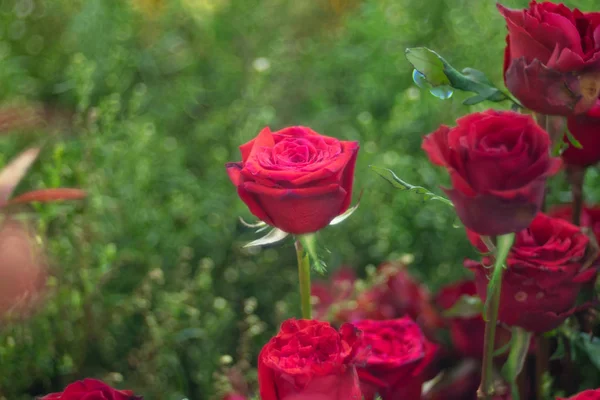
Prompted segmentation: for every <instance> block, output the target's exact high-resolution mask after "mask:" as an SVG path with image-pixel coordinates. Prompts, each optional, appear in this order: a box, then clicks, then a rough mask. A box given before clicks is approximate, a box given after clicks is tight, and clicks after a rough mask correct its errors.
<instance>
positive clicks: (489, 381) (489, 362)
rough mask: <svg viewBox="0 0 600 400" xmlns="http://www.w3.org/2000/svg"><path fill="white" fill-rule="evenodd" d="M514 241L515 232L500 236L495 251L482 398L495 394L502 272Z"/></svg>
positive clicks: (487, 308)
mask: <svg viewBox="0 0 600 400" xmlns="http://www.w3.org/2000/svg"><path fill="white" fill-rule="evenodd" d="M514 241H515V234H514V233H508V234H506V235H500V236H498V239H497V247H496V252H495V256H496V261H495V263H494V270H493V273H492V279H491V280H490V282H489V283H488V290H487V299H486V302H485V308H484V310H483V312H484V319H485V321H486V323H485V336H484V341H483V363H482V364H483V365H482V370H481V384H480V386H479V389H478V390H477V398H478V399H482V400H483V399H484V400H491V399H492V396H493V394H494V393H493V392H494V390H493V368H494V345H495V342H496V326H497V324H498V309H499V306H500V291H501V289H502V274H503V273H504V263H505V262H506V258H507V257H508V253H509V251H510V248H511V247H512V244H513V242H514Z"/></svg>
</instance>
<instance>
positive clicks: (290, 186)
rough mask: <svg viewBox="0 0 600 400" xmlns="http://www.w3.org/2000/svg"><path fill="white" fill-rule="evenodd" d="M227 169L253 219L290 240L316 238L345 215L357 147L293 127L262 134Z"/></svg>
mask: <svg viewBox="0 0 600 400" xmlns="http://www.w3.org/2000/svg"><path fill="white" fill-rule="evenodd" d="M240 151H241V153H242V162H236V163H228V164H227V165H226V166H227V172H228V174H229V177H230V179H231V181H232V182H233V184H234V185H235V186H236V187H237V191H238V195H239V196H240V198H241V199H242V200H243V201H244V203H246V205H247V206H248V208H249V209H250V212H251V213H252V214H254V215H255V216H256V217H258V218H259V219H261V220H262V221H264V222H266V223H267V224H269V225H272V226H274V227H276V228H279V229H281V230H282V231H285V232H288V233H292V234H304V233H311V232H316V231H318V230H320V229H322V228H324V227H326V226H327V225H328V224H329V223H330V222H331V221H332V220H333V219H334V218H335V217H337V216H338V215H340V214H342V213H343V212H344V211H346V210H347V209H348V206H349V205H350V201H351V199H352V183H353V180H354V165H355V163H356V155H357V153H358V143H357V142H344V141H340V140H338V139H335V138H332V137H328V136H323V135H320V134H318V133H316V132H315V131H313V130H311V129H309V128H306V127H303V126H294V127H290V128H285V129H282V130H280V131H277V132H273V133H271V130H270V129H269V128H265V129H263V130H262V131H261V132H260V133H259V134H258V136H257V137H256V138H255V139H253V140H251V141H250V142H248V143H246V144H244V145H242V146H240Z"/></svg>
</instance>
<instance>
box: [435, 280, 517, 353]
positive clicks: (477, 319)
mask: <svg viewBox="0 0 600 400" xmlns="http://www.w3.org/2000/svg"><path fill="white" fill-rule="evenodd" d="M475 295H477V288H476V286H475V282H473V281H461V282H457V283H454V284H451V285H447V286H444V287H443V288H442V289H441V290H440V292H439V293H438V295H437V297H436V303H437V304H439V305H440V307H441V308H442V309H443V310H448V309H450V308H452V306H454V304H456V302H457V301H458V300H459V299H460V298H461V297H462V296H475ZM448 324H449V327H450V337H451V339H452V345H453V346H454V348H455V349H456V350H457V351H458V352H459V353H460V354H461V355H463V356H464V357H473V358H482V357H483V338H484V332H485V322H484V321H483V318H482V317H481V314H478V315H475V316H471V317H452V318H449V319H448ZM510 336H511V334H510V332H509V331H507V330H506V329H504V328H501V327H499V328H498V329H497V330H496V348H500V347H502V345H504V344H506V343H508V341H509V340H510Z"/></svg>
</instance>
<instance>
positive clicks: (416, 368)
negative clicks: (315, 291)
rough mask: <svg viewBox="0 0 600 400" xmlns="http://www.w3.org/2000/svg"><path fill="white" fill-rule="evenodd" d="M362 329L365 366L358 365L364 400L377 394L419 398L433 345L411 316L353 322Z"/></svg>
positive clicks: (399, 399)
mask: <svg viewBox="0 0 600 400" xmlns="http://www.w3.org/2000/svg"><path fill="white" fill-rule="evenodd" d="M356 327H357V328H358V329H360V330H362V331H363V335H364V339H363V346H364V347H365V348H366V349H368V350H369V353H368V354H369V355H368V356H367V359H366V361H365V363H364V366H361V367H359V368H358V376H359V378H360V385H361V389H362V392H363V395H364V396H365V399H366V400H373V399H374V398H375V394H376V393H378V394H379V395H380V396H381V398H382V399H383V400H418V399H420V398H421V387H422V385H423V381H424V374H423V372H424V369H425V368H426V367H427V366H428V364H429V362H430V361H431V359H432V358H433V356H434V355H435V350H436V346H435V345H434V344H432V343H430V342H428V341H427V339H425V336H424V335H423V332H422V331H421V329H420V328H419V326H418V325H417V324H416V323H414V322H413V321H412V320H411V319H410V318H401V319H395V320H387V321H373V320H364V321H359V322H357V323H356Z"/></svg>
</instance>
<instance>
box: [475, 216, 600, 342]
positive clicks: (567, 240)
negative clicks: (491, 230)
mask: <svg viewBox="0 0 600 400" xmlns="http://www.w3.org/2000/svg"><path fill="white" fill-rule="evenodd" d="M474 236H475V235H473V234H471V235H470V238H471V239H473V237H474ZM588 242H589V239H588V238H587V236H586V235H585V234H583V233H582V232H581V231H580V230H579V228H578V227H577V226H575V225H572V224H571V223H569V222H567V221H564V220H561V219H558V218H551V217H548V216H547V215H544V214H542V213H540V214H538V215H537V216H536V218H535V219H534V220H533V222H532V223H531V226H530V227H529V228H528V229H526V230H523V231H521V232H519V233H518V234H517V236H516V239H515V243H514V245H513V247H512V249H511V251H510V253H509V256H508V260H507V270H506V271H505V272H504V277H503V280H502V290H501V294H500V308H499V317H498V319H499V321H501V322H503V323H505V324H507V325H509V326H520V327H522V328H524V329H526V330H528V331H531V332H534V333H542V332H546V331H549V330H552V329H554V328H556V327H557V326H559V325H560V324H561V323H562V322H563V321H564V320H565V319H566V318H567V317H569V316H570V315H571V314H573V312H575V311H576V308H575V301H576V300H577V294H578V293H579V291H580V289H581V288H582V286H583V285H585V284H586V283H589V282H590V281H591V280H593V279H594V278H595V276H596V266H593V267H589V268H587V269H584V268H583V262H584V261H585V253H586V248H587V245H588ZM491 264H492V260H490V259H489V257H484V259H483V263H478V262H475V261H470V260H467V261H466V262H465V265H466V266H467V267H468V268H470V269H471V270H472V271H473V272H475V278H476V284H477V292H478V293H479V296H480V297H481V298H482V299H483V300H484V301H485V298H486V289H487V284H488V281H489V278H488V273H489V269H488V268H486V267H485V266H486V265H491Z"/></svg>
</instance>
